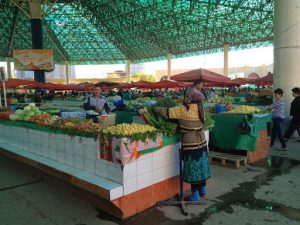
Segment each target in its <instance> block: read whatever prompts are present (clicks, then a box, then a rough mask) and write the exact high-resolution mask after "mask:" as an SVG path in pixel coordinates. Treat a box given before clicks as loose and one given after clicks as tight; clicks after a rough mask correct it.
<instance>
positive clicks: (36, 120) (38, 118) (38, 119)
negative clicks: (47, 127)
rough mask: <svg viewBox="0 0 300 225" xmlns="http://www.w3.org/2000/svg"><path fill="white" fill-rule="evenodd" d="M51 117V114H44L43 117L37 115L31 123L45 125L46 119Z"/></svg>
mask: <svg viewBox="0 0 300 225" xmlns="http://www.w3.org/2000/svg"><path fill="white" fill-rule="evenodd" d="M49 118H50V115H49V114H43V115H37V116H34V117H32V118H31V119H30V122H33V123H35V124H37V125H44V122H45V120H46V119H49Z"/></svg>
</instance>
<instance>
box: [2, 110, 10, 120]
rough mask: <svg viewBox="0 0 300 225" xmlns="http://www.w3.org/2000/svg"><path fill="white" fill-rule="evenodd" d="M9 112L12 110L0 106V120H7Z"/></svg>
mask: <svg viewBox="0 0 300 225" xmlns="http://www.w3.org/2000/svg"><path fill="white" fill-rule="evenodd" d="M11 114H13V112H12V111H10V110H8V109H5V108H0V120H9V116H10V115H11Z"/></svg>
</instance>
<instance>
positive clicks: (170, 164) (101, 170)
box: [0, 121, 208, 218]
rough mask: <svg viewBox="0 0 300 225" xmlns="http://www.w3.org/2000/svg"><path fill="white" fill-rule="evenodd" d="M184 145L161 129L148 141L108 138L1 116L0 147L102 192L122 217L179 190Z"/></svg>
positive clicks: (107, 207)
mask: <svg viewBox="0 0 300 225" xmlns="http://www.w3.org/2000/svg"><path fill="white" fill-rule="evenodd" d="M206 135H208V132H206ZM104 147H105V150H104ZM179 148H180V140H179V138H178V137H165V136H162V135H161V134H158V136H157V138H156V140H153V141H151V140H148V141H146V143H142V142H130V140H128V139H126V138H119V139H112V140H111V142H110V143H104V142H103V140H102V138H101V137H99V138H98V139H94V138H85V137H79V136H68V135H66V134H63V133H62V132H61V131H60V130H55V131H53V130H50V129H49V128H45V127H38V126H36V125H35V124H30V123H24V122H23V123H17V122H13V121H0V153H2V154H5V155H7V156H9V157H12V158H14V159H17V160H20V161H22V162H24V163H26V164H29V165H30V166H33V167H36V168H38V169H40V170H42V171H44V172H46V173H50V174H52V175H54V176H57V177H59V178H60V179H63V180H65V181H66V182H69V183H72V184H74V185H76V186H78V187H80V188H83V189H85V190H88V191H89V192H92V193H94V194H96V195H97V196H98V197H99V198H100V199H103V201H100V202H102V205H97V206H98V207H99V208H101V209H102V210H104V211H106V212H108V213H109V214H112V215H114V216H116V217H119V218H127V217H130V216H133V215H135V214H137V213H139V212H142V211H143V210H145V209H147V208H150V207H152V206H154V205H155V204H156V203H157V202H158V201H162V200H166V199H168V198H171V197H172V196H174V195H175V194H176V193H178V191H179V179H178V174H179V166H178V165H179V163H178V158H179V157H178V154H179ZM104 153H105V154H104ZM187 188H189V187H188V186H187V185H185V189H187ZM98 202H99V201H98Z"/></svg>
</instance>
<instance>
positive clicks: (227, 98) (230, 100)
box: [207, 95, 234, 105]
mask: <svg viewBox="0 0 300 225" xmlns="http://www.w3.org/2000/svg"><path fill="white" fill-rule="evenodd" d="M207 102H209V103H216V104H221V105H225V104H226V103H227V104H229V103H231V104H232V103H233V102H234V98H233V97H231V96H227V95H225V96H224V97H218V95H216V96H215V97H214V98H210V99H208V100H207Z"/></svg>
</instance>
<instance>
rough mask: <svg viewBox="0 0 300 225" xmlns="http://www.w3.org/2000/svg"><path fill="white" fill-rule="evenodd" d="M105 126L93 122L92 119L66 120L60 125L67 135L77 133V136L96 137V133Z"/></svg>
mask: <svg viewBox="0 0 300 225" xmlns="http://www.w3.org/2000/svg"><path fill="white" fill-rule="evenodd" d="M106 127H107V126H105V125H103V124H100V123H94V122H93V121H92V120H88V121H82V120H81V121H80V122H79V121H78V120H77V121H76V120H75V121H74V120H73V121H72V120H71V121H67V120H66V122H65V123H64V124H63V125H61V126H60V128H61V129H62V130H64V131H65V133H67V134H69V135H79V136H85V137H94V138H97V137H98V135H99V134H100V133H101V132H102V131H103V129H104V128H106Z"/></svg>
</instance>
